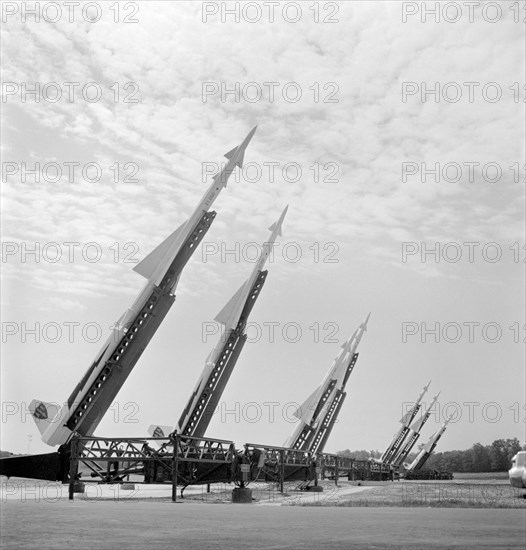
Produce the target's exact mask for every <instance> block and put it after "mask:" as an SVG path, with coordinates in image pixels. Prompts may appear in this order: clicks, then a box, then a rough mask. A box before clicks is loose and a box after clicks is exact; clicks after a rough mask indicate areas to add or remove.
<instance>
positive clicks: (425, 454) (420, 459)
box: [407, 416, 452, 472]
mask: <svg viewBox="0 0 526 550" xmlns="http://www.w3.org/2000/svg"><path fill="white" fill-rule="evenodd" d="M451 418H452V416H450V417H449V418H448V419H447V420H446V421H445V422H444V423H443V424H442V426H441V427H440V429H439V430H438V432H436V433H434V434H433V435H432V436H431V437H430V438H429V441H428V442H427V443H426V444H425V445H424V446H423V447H422V449H421V450H420V452H419V453H418V455H417V456H416V458H415V459H414V460H413V462H411V464H410V465H409V468H407V469H408V470H409V471H410V472H412V471H415V470H420V469H421V468H422V466H423V465H424V464H425V463H426V462H427V459H428V458H429V457H430V456H431V453H432V452H433V451H434V449H435V447H436V446H437V443H438V441H439V439H440V438H441V437H442V435H443V433H444V432H445V431H446V428H447V425H448V424H449V422H450V420H451Z"/></svg>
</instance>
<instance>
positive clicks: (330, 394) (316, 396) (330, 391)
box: [284, 313, 371, 452]
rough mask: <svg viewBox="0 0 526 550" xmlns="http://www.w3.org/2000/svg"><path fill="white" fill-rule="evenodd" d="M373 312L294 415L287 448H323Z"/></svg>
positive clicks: (316, 450) (306, 449)
mask: <svg viewBox="0 0 526 550" xmlns="http://www.w3.org/2000/svg"><path fill="white" fill-rule="evenodd" d="M370 315H371V314H370V313H369V314H368V315H367V317H366V318H365V320H364V321H363V323H361V324H360V326H359V327H358V328H357V329H356V330H355V331H354V333H353V334H352V336H351V337H350V338H349V339H348V340H347V341H346V342H344V344H343V345H342V349H341V350H340V353H339V354H338V356H337V357H336V359H335V360H334V361H333V363H332V365H331V367H330V369H329V371H328V372H327V374H326V375H325V378H324V379H323V381H322V383H321V384H320V385H319V386H318V387H317V388H316V389H315V390H314V392H313V393H312V394H311V395H310V396H309V397H308V398H307V399H306V400H305V401H304V402H303V403H302V404H301V405H300V407H298V409H297V410H296V411H295V413H294V416H296V418H298V419H299V422H298V425H297V427H296V429H295V430H294V432H293V434H292V435H291V436H290V437H289V438H288V439H287V441H286V442H285V443H284V446H285V447H288V448H294V449H296V448H297V449H300V450H305V451H315V452H321V451H322V447H323V445H324V444H325V442H326V440H327V438H328V436H329V434H330V431H331V430H332V426H333V424H334V422H335V421H336V417H337V415H338V412H339V409H340V407H341V405H342V403H343V400H344V399H345V396H346V394H345V386H346V384H347V380H348V379H349V376H350V374H351V372H352V370H353V368H354V365H355V363H356V360H357V358H358V354H357V352H356V350H357V349H358V345H359V344H360V341H361V339H362V336H363V334H364V332H365V331H366V330H367V323H368V321H369V317H370Z"/></svg>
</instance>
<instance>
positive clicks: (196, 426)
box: [148, 207, 288, 437]
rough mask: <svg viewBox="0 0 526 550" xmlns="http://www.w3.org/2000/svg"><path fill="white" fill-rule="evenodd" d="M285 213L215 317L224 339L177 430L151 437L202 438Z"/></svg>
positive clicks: (155, 429) (159, 429)
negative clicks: (174, 433) (254, 261)
mask: <svg viewBox="0 0 526 550" xmlns="http://www.w3.org/2000/svg"><path fill="white" fill-rule="evenodd" d="M287 209H288V207H287V208H285V210H284V211H283V213H282V214H281V216H280V218H279V219H278V220H277V221H276V222H275V223H274V224H272V225H271V226H270V228H269V230H270V231H271V234H270V237H269V239H268V241H267V242H265V243H264V244H263V246H262V249H261V253H260V256H259V258H258V261H257V262H256V265H255V266H254V269H253V271H252V273H251V275H250V277H249V278H248V279H247V280H246V281H245V282H244V283H243V284H242V285H241V287H240V288H239V290H238V291H237V292H236V293H235V294H234V296H232V298H231V299H230V300H229V301H228V303H227V304H226V305H225V307H224V308H223V309H222V310H221V311H220V312H219V313H218V314H217V316H216V317H215V320H216V321H217V322H218V323H221V324H222V325H223V326H224V330H225V332H224V335H222V336H221V337H220V338H219V340H218V342H217V344H216V346H215V347H214V349H213V350H212V351H211V353H210V354H209V356H208V357H207V359H206V362H205V367H204V369H203V372H202V374H201V376H200V378H199V380H198V382H197V384H196V386H195V388H194V391H193V392H192V394H191V396H190V399H189V400H188V403H187V405H186V407H185V408H184V410H183V412H182V414H181V417H180V418H179V422H178V423H177V426H175V428H173V427H171V426H163V425H152V426H150V427H149V429H148V432H149V433H150V434H152V435H154V434H156V436H162V435H163V434H168V433H170V432H172V431H173V430H174V429H175V430H176V431H177V433H180V434H184V435H190V436H195V437H202V436H203V435H204V434H205V432H206V429H207V428H208V425H209V424H210V421H211V420H212V416H213V414H214V412H215V410H216V407H217V405H218V403H219V400H220V398H221V395H222V394H223V391H224V389H225V387H226V384H227V382H228V380H229V378H230V375H231V374H232V371H233V369H234V366H235V364H236V361H237V359H238V357H239V355H240V353H241V350H242V349H243V345H244V344H245V341H246V339H247V335H246V334H245V329H246V325H247V321H248V318H249V315H250V312H251V311H252V308H253V306H254V304H255V302H256V300H257V298H258V296H259V294H260V292H261V289H262V288H263V284H264V283H265V279H266V277H267V271H263V268H264V266H265V263H266V261H267V259H268V257H269V255H270V254H271V252H272V248H273V245H274V243H275V241H276V239H277V237H278V236H281V226H282V224H283V220H284V218H285V215H286V213H287Z"/></svg>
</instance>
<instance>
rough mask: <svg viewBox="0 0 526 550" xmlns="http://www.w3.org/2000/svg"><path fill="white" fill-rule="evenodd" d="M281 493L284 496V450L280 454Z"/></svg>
mask: <svg viewBox="0 0 526 550" xmlns="http://www.w3.org/2000/svg"><path fill="white" fill-rule="evenodd" d="M279 461H280V465H279V492H280V493H281V494H283V482H284V480H285V451H284V450H283V449H282V450H281V451H280V452H279Z"/></svg>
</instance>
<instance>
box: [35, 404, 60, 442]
mask: <svg viewBox="0 0 526 550" xmlns="http://www.w3.org/2000/svg"><path fill="white" fill-rule="evenodd" d="M29 411H30V412H31V416H32V417H33V420H34V421H35V424H36V425H37V428H38V430H39V431H40V433H41V434H42V435H43V434H44V432H45V431H46V430H47V429H48V427H49V425H50V424H52V423H53V421H54V419H55V417H56V416H57V415H58V413H59V411H60V407H58V406H57V405H54V404H52V403H46V402H45V401H39V400H37V399H33V401H31V403H30V404H29Z"/></svg>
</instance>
